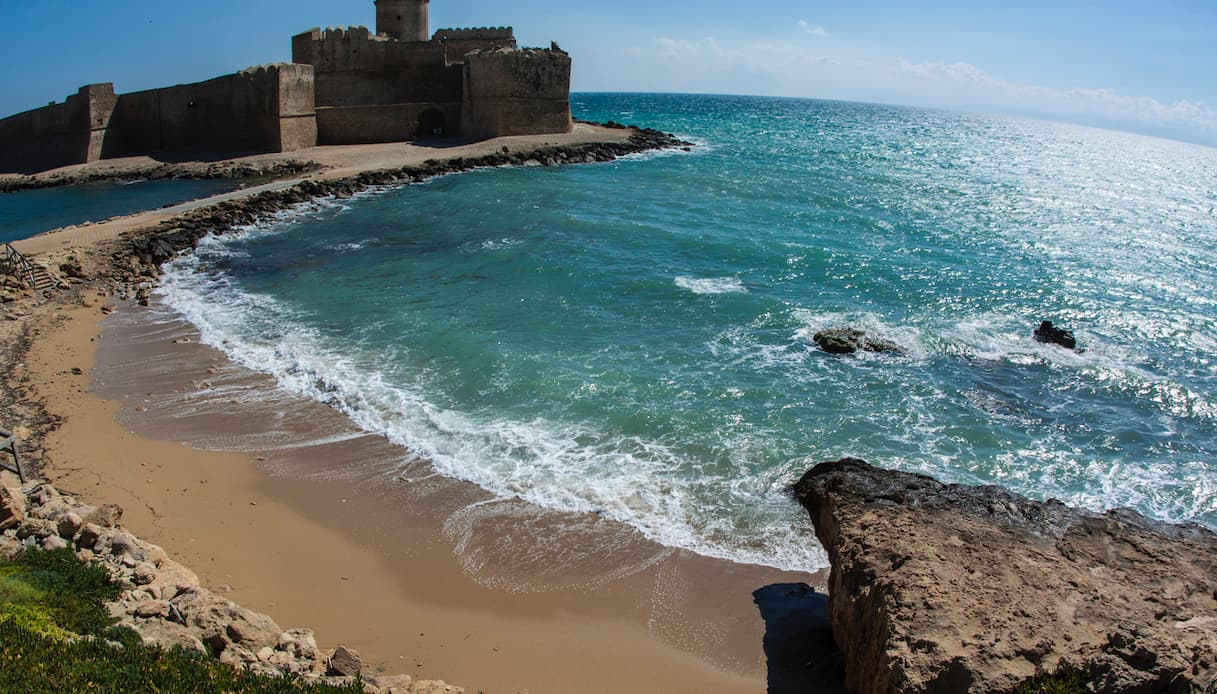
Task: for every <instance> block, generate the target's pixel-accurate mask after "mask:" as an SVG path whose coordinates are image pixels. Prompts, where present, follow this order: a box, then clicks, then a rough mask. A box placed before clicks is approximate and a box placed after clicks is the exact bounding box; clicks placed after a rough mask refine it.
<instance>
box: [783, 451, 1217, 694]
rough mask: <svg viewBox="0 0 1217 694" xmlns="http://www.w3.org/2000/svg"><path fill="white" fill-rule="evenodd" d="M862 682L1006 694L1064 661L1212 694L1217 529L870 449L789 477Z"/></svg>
mask: <svg viewBox="0 0 1217 694" xmlns="http://www.w3.org/2000/svg"><path fill="white" fill-rule="evenodd" d="M795 492H796V494H797V495H798V498H799V500H800V501H801V502H802V503H803V505H804V506H805V507H806V508H807V510H808V512H809V513H810V514H811V519H812V521H813V522H814V524H815V528H816V535H817V536H818V537H819V539H820V542H821V543H822V544H823V545H824V547H825V548H826V549H827V550H828V554H829V558H830V560H831V562H832V572H831V577H830V584H829V594H830V598H829V612H830V615H831V620H832V624H833V631H834V634H835V636H836V639H837V643H838V645H839V646H840V647H841V650H842V651H843V653H844V656H845V660H846V678H847V684H848V686H849V687H850V688H851V689H852V690H854V691H858V692H868V693H872V692H873V693H876V694H878V693H882V692H936V693H937V692H1008V691H1011V690H1012V689H1014V688H1015V687H1016V686H1017V685H1018V684H1019V683H1021V682H1023V681H1025V680H1027V679H1028V678H1030V677H1032V676H1033V675H1035V674H1036V673H1037V671H1041V672H1042V671H1044V670H1049V671H1050V670H1054V669H1055V668H1056V667H1057V666H1058V664H1059V663H1060V662H1061V661H1062V660H1065V661H1067V662H1070V663H1072V664H1074V665H1076V666H1079V667H1085V668H1089V677H1090V679H1091V681H1092V685H1091V686H1092V688H1093V689H1094V690H1095V691H1099V692H1133V691H1135V692H1189V691H1190V692H1210V691H1217V535H1214V534H1213V533H1211V532H1209V531H1207V530H1204V529H1202V528H1200V527H1197V526H1172V525H1166V524H1162V523H1156V522H1153V521H1149V520H1147V519H1145V518H1143V517H1142V516H1140V515H1138V514H1136V513H1133V512H1131V511H1112V512H1109V513H1107V514H1102V515H1099V514H1094V513H1088V512H1086V511H1080V510H1077V509H1072V508H1069V507H1067V506H1065V505H1064V504H1061V503H1059V502H1055V501H1049V502H1047V503H1038V502H1035V501H1030V500H1028V499H1025V498H1023V497H1020V496H1018V495H1016V494H1012V493H1010V492H1007V491H1005V490H1002V489H999V488H996V487H966V486H960V485H946V484H942V483H940V482H938V481H936V480H934V479H932V478H929V477H925V476H922V475H913V474H908V473H902V472H895V471H888V470H882V469H879V468H876V467H873V466H871V465H869V464H867V463H865V462H863V461H861V460H855V459H844V460H840V461H837V462H833V463H823V464H821V465H818V466H816V467H815V468H814V469H813V470H811V471H810V472H808V473H807V474H806V475H805V476H804V477H803V479H802V480H801V481H800V482H799V483H798V484H797V485H796V486H795Z"/></svg>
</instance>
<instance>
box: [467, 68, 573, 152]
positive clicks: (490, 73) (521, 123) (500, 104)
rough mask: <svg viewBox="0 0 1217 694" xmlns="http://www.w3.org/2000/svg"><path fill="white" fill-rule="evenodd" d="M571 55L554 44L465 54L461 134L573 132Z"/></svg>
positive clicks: (478, 135) (487, 135)
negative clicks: (549, 47) (557, 48)
mask: <svg viewBox="0 0 1217 694" xmlns="http://www.w3.org/2000/svg"><path fill="white" fill-rule="evenodd" d="M570 67H571V60H570V56H569V55H567V54H566V53H565V52H564V51H561V50H556V49H550V50H542V49H535V48H534V49H525V50H516V51H512V50H496V51H481V52H475V53H470V54H469V55H467V56H465V70H464V72H465V98H464V104H463V115H462V126H463V129H462V133H463V134H465V135H470V136H474V137H503V136H507V135H539V134H545V133H563V132H570V130H571V128H572V127H573V124H572V121H571V114H570Z"/></svg>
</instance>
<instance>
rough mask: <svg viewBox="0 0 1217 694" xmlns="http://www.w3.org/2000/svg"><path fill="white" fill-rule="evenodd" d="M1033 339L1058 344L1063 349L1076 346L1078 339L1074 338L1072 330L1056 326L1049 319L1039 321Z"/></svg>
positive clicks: (1075, 347)
mask: <svg viewBox="0 0 1217 694" xmlns="http://www.w3.org/2000/svg"><path fill="white" fill-rule="evenodd" d="M1035 341H1036V342H1043V343H1045V344H1051V345H1060V346H1061V347H1064V348H1065V349H1077V348H1078V341H1077V339H1075V338H1074V336H1073V331H1072V330H1064V329H1062V328H1058V327H1056V326H1055V325H1053V324H1052V321H1049V320H1046V321H1044V322H1043V323H1040V327H1038V328H1036V329H1035Z"/></svg>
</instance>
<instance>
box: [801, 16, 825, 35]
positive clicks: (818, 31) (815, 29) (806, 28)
mask: <svg viewBox="0 0 1217 694" xmlns="http://www.w3.org/2000/svg"><path fill="white" fill-rule="evenodd" d="M798 23H799V28H800V29H802V30H803V33H805V34H809V35H811V36H818V37H820V38H822V39H826V38H828V37H829V36H831V35H832V34H829V33H828V30H827V29H825V28H824V27H822V26H814V25H812V24H809V23H808V22H807V20H806V19H800V20H799V22H798Z"/></svg>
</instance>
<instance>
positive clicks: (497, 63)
mask: <svg viewBox="0 0 1217 694" xmlns="http://www.w3.org/2000/svg"><path fill="white" fill-rule="evenodd" d="M375 4H376V31H375V32H372V31H371V30H369V29H367V28H366V27H348V28H338V29H325V30H323V29H320V28H315V29H310V30H309V31H305V32H303V33H300V34H297V35H296V36H294V37H292V62H291V63H277V64H272V65H265V66H260V67H254V68H249V69H247V70H242V71H241V72H238V73H236V74H231V75H224V76H221V77H217V78H214V79H210V80H207V81H204V82H197V83H194V84H183V85H177V86H172V87H165V88H161V89H151V90H147V91H141V92H133V93H129V94H116V93H115V91H114V85H113V84H112V83H102V84H90V85H86V86H84V87H81V88H80V90H79V91H78V92H77V93H76V94H73V95H71V96H69V97H67V98H66V99H65V100H64V101H63V102H62V103H52V104H50V105H48V106H45V107H43V108H39V109H35V110H32V111H26V112H24V113H19V114H17V115H14V116H10V117H8V118H5V119H3V120H0V171H12V172H34V171H44V170H47V169H52V168H57V167H60V166H67V165H71V164H83V163H88V162H94V161H99V160H102V159H110V158H118V157H127V156H134V155H141V154H166V153H168V154H179V155H182V156H189V155H190V154H191V153H196V152H197V153H203V152H206V153H229V154H237V153H241V154H254V153H271V152H292V151H297V150H302V149H307V148H310V147H314V146H317V145H350V144H372V143H385V142H404V141H410V140H426V139H432V138H442V137H463V138H474V139H481V138H494V137H503V136H509V135H542V134H550V133H565V132H570V131H571V128H572V120H571V112H570V72H571V59H570V56H569V55H568V54H567V53H566V52H565V51H563V50H561V49H560V48H558V46H557V45H556V44H552V45H551V46H550V47H549V48H520V47H519V46H518V45H517V42H516V38H515V32H514V30H513V29H512V28H511V27H490V28H466V29H439V30H437V31H435V32H434V33H431V32H430V28H429V17H428V10H429V6H430V2H429V0H376V2H375Z"/></svg>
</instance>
